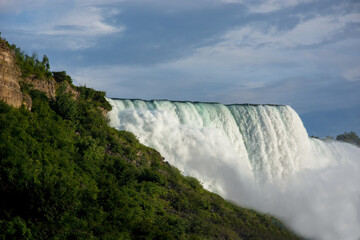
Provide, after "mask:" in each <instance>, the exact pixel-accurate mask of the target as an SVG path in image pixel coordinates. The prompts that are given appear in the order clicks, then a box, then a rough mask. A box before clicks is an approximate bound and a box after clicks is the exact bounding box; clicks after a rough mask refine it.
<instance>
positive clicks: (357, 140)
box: [310, 132, 360, 147]
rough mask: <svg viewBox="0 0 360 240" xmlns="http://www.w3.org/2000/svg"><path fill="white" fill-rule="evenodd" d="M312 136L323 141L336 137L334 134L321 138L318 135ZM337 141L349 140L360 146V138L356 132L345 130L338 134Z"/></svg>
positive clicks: (348, 141)
mask: <svg viewBox="0 0 360 240" xmlns="http://www.w3.org/2000/svg"><path fill="white" fill-rule="evenodd" d="M310 137H311V138H316V139H319V140H323V141H333V140H334V137H332V136H326V137H325V138H319V137H317V136H313V135H311V136H310ZM336 140H337V141H341V142H347V143H351V144H354V145H356V146H358V147H360V138H359V137H358V135H357V134H356V133H355V132H345V133H343V134H340V135H337V137H336Z"/></svg>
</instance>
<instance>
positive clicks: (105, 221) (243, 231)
mask: <svg viewBox="0 0 360 240" xmlns="http://www.w3.org/2000/svg"><path fill="white" fill-rule="evenodd" d="M0 60H1V66H0V73H1V76H0V86H1V90H0V133H1V134H0V238H1V237H3V238H5V239H299V238H298V237H297V236H295V235H294V234H293V233H291V232H290V231H289V230H288V229H287V228H286V227H285V226H284V225H283V224H282V223H281V222H280V221H279V220H277V219H275V218H274V217H272V216H268V215H265V214H261V213H258V212H256V211H254V210H250V209H245V208H242V207H239V206H236V205H234V204H232V203H230V202H227V201H225V200H224V199H222V198H221V197H220V196H218V195H217V194H214V193H210V192H208V191H206V190H205V189H203V187H202V186H201V184H200V183H199V181H197V180H196V179H194V178H192V177H185V176H183V175H182V174H181V173H180V172H179V170H177V169H176V168H174V167H172V166H171V165H169V164H168V163H167V162H166V161H165V160H164V159H163V158H162V157H161V155H160V154H159V153H158V152H157V151H155V150H154V149H151V148H148V147H146V146H144V145H142V144H141V143H140V142H139V141H138V140H137V138H136V137H135V136H134V135H133V134H132V133H130V132H126V131H117V130H115V129H113V128H110V127H109V126H108V124H107V119H106V114H105V113H106V111H108V110H110V109H111V106H110V105H109V103H108V102H107V101H106V100H105V93H104V92H99V91H95V90H93V89H89V88H86V87H76V86H74V85H72V81H71V78H70V77H69V76H68V75H66V73H65V72H58V73H51V72H50V70H49V69H50V66H49V64H48V59H47V58H45V56H44V58H43V61H39V60H38V59H37V58H36V57H29V56H26V55H24V54H23V53H22V52H21V50H20V49H19V48H17V47H16V46H10V45H9V44H8V43H7V42H6V41H5V40H2V39H1V40H0Z"/></svg>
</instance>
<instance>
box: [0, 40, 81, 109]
mask: <svg viewBox="0 0 360 240" xmlns="http://www.w3.org/2000/svg"><path fill="white" fill-rule="evenodd" d="M21 83H25V84H28V85H29V86H31V88H32V89H37V90H39V91H42V92H44V93H45V94H46V95H47V96H48V97H49V98H55V96H56V89H57V87H58V86H59V83H57V82H56V81H55V80H54V78H53V77H50V78H48V79H38V78H34V77H27V78H23V77H22V75H21V71H20V69H19V67H18V65H17V64H16V58H15V52H14V51H13V50H11V49H10V48H9V47H8V45H7V44H6V42H5V41H4V40H2V39H0V101H1V100H2V101H4V102H6V103H7V104H9V105H11V106H14V107H20V106H21V105H23V104H24V105H25V107H26V108H28V109H31V105H32V101H31V98H30V96H29V95H28V94H24V93H22V91H21V87H20V85H21ZM66 84H67V91H68V92H71V93H72V95H73V96H74V98H77V97H78V95H79V93H78V92H77V91H76V90H75V89H74V88H73V87H72V86H71V85H70V84H68V83H66Z"/></svg>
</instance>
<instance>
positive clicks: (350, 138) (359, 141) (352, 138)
mask: <svg viewBox="0 0 360 240" xmlns="http://www.w3.org/2000/svg"><path fill="white" fill-rule="evenodd" d="M336 140H338V141H342V142H347V143H351V144H355V145H358V146H360V138H359V137H358V135H357V134H356V133H355V132H345V133H343V134H340V135H338V136H337V137H336Z"/></svg>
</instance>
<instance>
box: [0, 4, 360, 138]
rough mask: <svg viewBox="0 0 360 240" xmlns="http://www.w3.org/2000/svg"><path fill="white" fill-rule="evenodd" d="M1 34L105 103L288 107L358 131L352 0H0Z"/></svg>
mask: <svg viewBox="0 0 360 240" xmlns="http://www.w3.org/2000/svg"><path fill="white" fill-rule="evenodd" d="M0 32H1V33H2V37H3V38H6V39H7V40H8V41H9V42H10V43H15V44H16V45H18V46H20V47H21V48H22V49H23V50H25V52H27V53H28V54H29V55H31V54H32V53H33V52H36V53H37V54H38V55H39V56H42V55H43V54H46V55H47V56H48V57H49V59H50V64H51V70H53V71H61V70H66V71H67V73H68V74H69V75H71V76H72V78H73V80H74V83H75V84H77V85H86V86H88V87H92V88H95V89H97V90H102V91H106V93H107V96H108V97H117V98H140V99H170V100H190V101H209V102H221V103H225V104H231V103H263V104H265V103H271V104H286V105H290V106H291V107H292V108H294V109H295V111H296V112H297V113H298V114H299V115H300V117H301V119H302V120H303V123H304V125H305V127H306V129H307V130H308V133H309V135H316V136H320V137H325V136H327V135H329V136H336V135H338V134H340V133H343V132H344V131H355V132H357V133H358V134H360V127H359V126H360V1H359V0H357V1H356V0H355V1H350V0H286V1H285V0H191V1H189V0H77V1H75V0H51V1H50V0H16V1H14V0H0Z"/></svg>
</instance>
